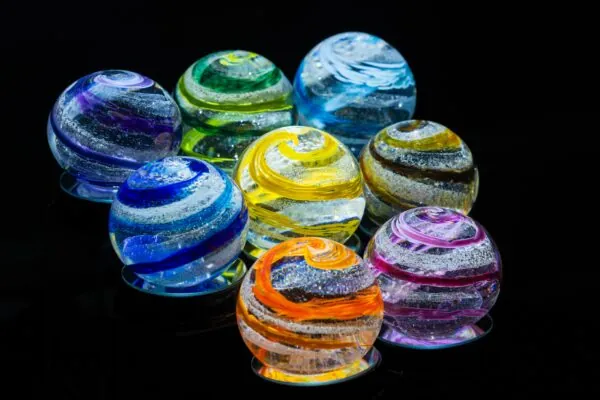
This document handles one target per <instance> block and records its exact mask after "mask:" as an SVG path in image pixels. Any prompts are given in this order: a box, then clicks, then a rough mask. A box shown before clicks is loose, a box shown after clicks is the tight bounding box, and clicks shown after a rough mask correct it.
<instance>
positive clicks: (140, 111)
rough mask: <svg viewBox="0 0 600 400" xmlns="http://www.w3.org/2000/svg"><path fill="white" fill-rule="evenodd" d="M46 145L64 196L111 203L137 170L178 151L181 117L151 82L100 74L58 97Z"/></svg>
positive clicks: (132, 76)
mask: <svg viewBox="0 0 600 400" xmlns="http://www.w3.org/2000/svg"><path fill="white" fill-rule="evenodd" d="M48 142H49V144H50V149H51V150H52V154H53V155H54V157H55V158H56V160H57V161H58V163H59V164H60V166H61V167H62V168H63V169H65V171H66V172H67V173H68V176H65V177H64V178H63V180H62V182H61V183H62V186H63V188H64V189H65V190H66V191H67V192H69V193H70V194H73V195H74V196H77V197H81V198H86V199H89V200H95V201H103V202H110V201H112V197H113V196H114V193H115V192H116V189H117V188H118V186H119V185H120V184H121V183H122V182H123V181H124V180H125V179H126V178H127V176H129V174H131V173H132V172H133V171H135V170H136V169H137V168H139V167H141V166H142V165H144V164H145V163H146V162H148V161H153V160H156V159H158V158H161V157H165V156H170V155H175V154H176V153H177V152H178V151H179V145H180V142H181V115H180V113H179V109H178V108H177V105H176V104H175V102H174V101H173V99H172V98H171V97H170V96H169V94H168V93H167V92H166V91H165V90H164V89H163V88H162V87H160V86H159V85H158V84H157V83H155V82H154V81H153V80H151V79H149V78H147V77H145V76H142V75H139V74H136V73H135V72H129V71H121V70H108V71H100V72H96V73H93V74H90V75H88V76H85V77H83V78H81V79H79V80H78V81H76V82H74V83H73V84H72V85H71V86H69V87H68V88H67V89H66V90H65V91H64V92H63V93H62V94H61V95H60V97H59V98H58V100H57V101H56V103H55V105H54V108H53V109H52V112H51V113H50V118H49V120H48Z"/></svg>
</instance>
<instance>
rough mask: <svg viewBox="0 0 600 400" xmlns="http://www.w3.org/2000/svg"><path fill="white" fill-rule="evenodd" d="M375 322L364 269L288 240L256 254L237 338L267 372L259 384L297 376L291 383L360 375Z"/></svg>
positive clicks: (374, 296)
mask: <svg viewBox="0 0 600 400" xmlns="http://www.w3.org/2000/svg"><path fill="white" fill-rule="evenodd" d="M382 315H383V302H382V300H381V294H380V291H379V287H378V286H377V285H376V283H375V277H374V275H373V274H372V272H371V270H370V269H368V268H366V267H365V266H364V264H363V262H362V259H361V258H360V257H359V256H357V255H356V254H355V253H354V252H352V251H351V250H349V249H348V248H346V247H345V246H343V245H341V244H339V243H336V242H333V241H330V240H327V239H321V238H298V239H292V240H288V241H286V242H283V243H280V244H278V245H277V246H275V247H273V248H272V249H270V250H269V251H267V252H266V253H265V254H263V255H262V256H261V257H260V258H259V259H258V260H257V261H256V263H255V264H254V266H253V267H252V268H251V269H250V271H248V273H247V274H246V278H244V282H243V283H242V287H241V289H240V295H239V299H238V305H237V319H238V326H239V328H240V332H241V334H242V338H243V339H244V342H245V343H246V345H247V346H248V348H249V349H250V351H251V352H252V353H253V354H254V356H255V357H256V358H257V359H258V360H259V361H260V363H262V364H263V365H264V366H266V367H268V368H267V370H268V371H271V372H270V373H269V376H266V377H268V378H270V379H276V380H277V378H278V377H279V378H281V379H284V376H292V377H293V376H296V378H294V379H295V380H296V383H301V382H312V383H317V382H321V381H327V380H337V379H342V378H345V377H347V376H348V375H349V374H350V375H353V374H356V373H359V372H361V371H362V370H363V369H364V368H362V367H361V363H364V360H363V361H361V359H362V358H363V357H364V356H365V355H366V354H367V352H368V351H369V350H370V349H371V347H372V345H373V343H374V341H375V339H376V338H377V335H378V333H379V329H380V328H381V322H382ZM367 364H368V362H367ZM365 368H366V366H365ZM263 372H265V373H266V372H267V371H263ZM324 374H325V375H324ZM298 375H300V376H302V377H298ZM290 379H291V378H290ZM288 382H289V381H288Z"/></svg>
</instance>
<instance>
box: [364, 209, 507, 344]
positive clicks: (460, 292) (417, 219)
mask: <svg viewBox="0 0 600 400" xmlns="http://www.w3.org/2000/svg"><path fill="white" fill-rule="evenodd" d="M365 263H366V264H367V265H368V266H369V267H371V268H372V270H373V271H374V272H375V273H376V274H377V275H378V282H379V286H380V288H381V291H382V295H383V300H384V305H385V315H384V323H385V325H386V326H387V327H388V328H390V329H392V330H394V331H397V332H399V334H401V335H402V336H404V337H409V338H408V339H406V340H407V341H408V342H410V339H411V338H413V339H415V342H418V341H421V340H423V341H425V342H430V343H433V342H436V341H441V342H444V341H445V340H446V339H449V340H454V338H456V337H457V335H458V336H459V337H462V336H461V335H463V334H465V333H468V332H467V331H465V332H462V333H461V329H463V328H464V327H467V326H470V325H473V324H475V323H477V321H479V320H480V319H482V318H483V317H484V316H485V315H486V314H487V313H488V311H489V310H490V309H491V308H492V306H493V305H494V303H495V302H496V299H497V298H498V294H499V292H500V278H501V262H500V255H499V253H498V250H497V248H496V246H495V244H494V243H493V242H492V240H491V239H490V237H489V236H488V234H487V232H486V231H485V230H484V229H483V227H482V226H481V225H479V224H478V223H477V222H475V221H473V220H472V219H471V218H469V217H467V216H464V215H463V214H460V213H458V212H456V211H452V210H449V209H443V208H439V207H421V208H413V209H411V210H408V211H405V212H404V213H402V214H400V215H398V216H397V217H394V218H393V219H391V220H389V221H388V222H386V223H385V224H383V225H382V227H381V228H380V229H379V230H378V231H377V233H376V234H375V236H374V237H373V239H372V240H371V242H370V243H369V245H368V246H367V250H366V252H365ZM463 336H464V335H463Z"/></svg>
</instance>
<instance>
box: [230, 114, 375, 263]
mask: <svg viewBox="0 0 600 400" xmlns="http://www.w3.org/2000/svg"><path fill="white" fill-rule="evenodd" d="M233 176H234V180H235V181H236V183H237V184H238V186H239V187H240V188H241V190H242V193H243V194H244V198H245V199H246V202H247V204H248V209H249V212H250V231H249V233H248V242H249V246H250V247H251V249H250V250H248V251H247V253H249V254H250V255H251V256H257V255H259V254H260V253H261V252H263V251H264V250H267V249H269V248H271V247H272V246H274V245H275V244H277V243H280V242H282V241H285V240H287V239H290V238H294V237H300V236H317V237H324V238H328V239H332V240H335V241H338V242H341V243H343V242H345V241H346V240H347V239H348V238H350V236H352V234H353V233H354V231H355V230H356V228H357V227H358V225H359V224H360V220H361V218H362V216H363V213H364V209H365V199H364V197H363V188H362V177H361V173H360V168H359V167H358V163H357V162H356V159H355V158H354V157H353V156H352V153H350V151H349V150H348V148H347V147H345V146H344V145H343V144H341V143H340V142H339V141H338V140H337V139H336V138H334V137H333V136H331V135H330V134H328V133H326V132H323V131H320V130H317V129H314V128H309V127H302V126H289V127H285V128H280V129H276V130H274V131H271V132H269V133H267V134H265V135H263V136H261V137H260V138H259V139H257V140H256V141H255V142H254V143H252V144H251V145H250V146H249V147H248V148H247V149H246V151H245V152H244V154H243V155H242V157H241V159H240V161H239V163H238V164H237V165H236V168H235V171H234V175H233Z"/></svg>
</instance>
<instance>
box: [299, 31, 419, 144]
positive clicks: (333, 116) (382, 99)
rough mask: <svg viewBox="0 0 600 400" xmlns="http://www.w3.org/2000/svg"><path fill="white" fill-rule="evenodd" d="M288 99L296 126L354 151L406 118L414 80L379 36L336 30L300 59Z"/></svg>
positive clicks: (413, 98)
mask: <svg viewBox="0 0 600 400" xmlns="http://www.w3.org/2000/svg"><path fill="white" fill-rule="evenodd" d="M294 103H295V104H296V107H297V112H298V120H299V123H300V124H301V125H307V126H313V127H315V128H318V129H323V130H325V131H327V132H330V133H332V134H333V135H335V136H337V137H338V138H340V140H341V141H342V142H344V144H346V145H347V146H348V147H349V148H350V149H351V150H352V152H353V153H354V154H356V155H358V153H359V152H360V149H361V148H362V147H363V146H364V145H365V144H366V143H367V141H368V140H369V138H371V136H373V135H374V134H376V133H377V132H378V131H379V130H381V129H382V128H384V127H385V126H387V125H390V124H392V123H394V122H398V121H403V120H407V119H410V118H411V117H412V115H413V113H414V110H415V105H416V87H415V80H414V77H413V74H412V72H411V70H410V68H409V66H408V64H407V63H406V61H405V60H404V58H403V57H402V55H401V54H400V53H399V52H398V50H396V49H395V48H393V47H392V46H390V45H389V44H388V43H387V42H385V41H384V40H383V39H380V38H378V37H376V36H373V35H369V34H367V33H360V32H346V33H340V34H338V35H335V36H332V37H330V38H327V39H325V40H324V41H322V42H321V43H319V44H318V45H317V46H316V47H315V48H313V49H312V50H311V51H310V52H309V53H308V55H307V56H306V57H305V58H304V60H303V61H302V64H300V68H299V69H298V72H297V73H296V77H295V80H294Z"/></svg>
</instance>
